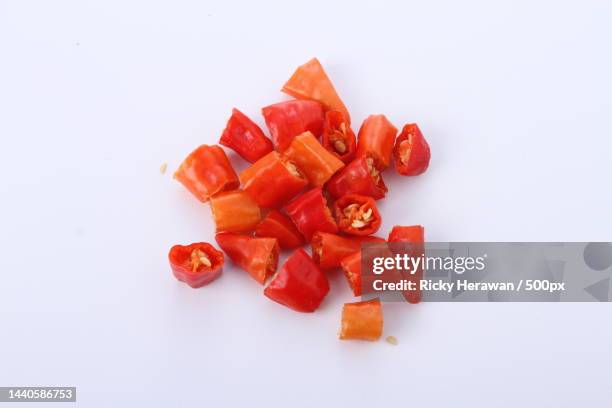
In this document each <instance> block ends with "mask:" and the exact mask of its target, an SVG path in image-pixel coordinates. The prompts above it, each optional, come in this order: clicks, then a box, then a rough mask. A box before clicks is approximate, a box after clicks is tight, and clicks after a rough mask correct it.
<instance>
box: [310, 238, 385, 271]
mask: <svg viewBox="0 0 612 408" xmlns="http://www.w3.org/2000/svg"><path fill="white" fill-rule="evenodd" d="M384 242H385V240H384V239H383V238H379V237H372V236H366V237H359V236H353V237H343V236H340V235H337V234H330V233H328V232H320V231H319V232H316V233H315V234H314V235H313V236H312V242H311V245H312V259H313V260H314V261H315V262H316V263H317V264H318V265H319V266H320V267H321V268H322V269H333V268H338V267H340V265H341V261H342V260H343V259H344V258H346V257H347V256H349V255H352V254H354V253H355V252H359V251H360V250H361V245H362V244H364V243H384Z"/></svg>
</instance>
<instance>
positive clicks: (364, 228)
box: [334, 194, 382, 236]
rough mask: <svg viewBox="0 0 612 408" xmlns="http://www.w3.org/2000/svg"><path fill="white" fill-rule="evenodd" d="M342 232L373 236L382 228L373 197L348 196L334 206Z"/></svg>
mask: <svg viewBox="0 0 612 408" xmlns="http://www.w3.org/2000/svg"><path fill="white" fill-rule="evenodd" d="M334 212H335V215H336V223H337V224H338V229H340V231H342V232H344V233H346V234H350V235H360V236H364V235H371V234H374V233H375V232H376V231H378V229H379V228H380V224H381V222H382V218H381V217H380V213H379V212H378V208H377V207H376V201H374V199H373V198H372V197H368V196H364V195H360V194H346V195H344V196H342V197H341V198H339V199H338V200H336V202H335V204H334Z"/></svg>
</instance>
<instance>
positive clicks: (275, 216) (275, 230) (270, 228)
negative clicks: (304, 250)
mask: <svg viewBox="0 0 612 408" xmlns="http://www.w3.org/2000/svg"><path fill="white" fill-rule="evenodd" d="M255 235H256V236H258V237H271V238H276V239H277V240H278V244H279V245H280V247H281V248H282V249H293V248H297V247H300V246H302V245H303V244H304V237H303V236H302V234H300V231H298V230H297V228H295V225H293V221H291V220H290V219H289V217H287V216H286V215H285V214H283V213H281V212H280V211H278V210H272V211H270V212H269V213H268V214H267V215H266V216H265V217H264V219H263V220H261V222H260V223H259V224H257V227H256V228H255Z"/></svg>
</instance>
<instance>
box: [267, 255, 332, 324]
mask: <svg viewBox="0 0 612 408" xmlns="http://www.w3.org/2000/svg"><path fill="white" fill-rule="evenodd" d="M328 292H329V282H328V280H327V277H326V276H325V274H324V273H323V271H321V269H319V267H318V266H317V264H316V263H314V261H313V260H312V258H310V256H308V254H307V253H306V252H305V251H304V250H303V249H301V248H300V249H297V250H295V252H293V254H291V256H289V258H287V261H285V264H284V265H283V267H282V268H281V270H280V271H279V272H278V273H277V274H276V275H275V276H274V277H273V278H272V280H271V281H270V284H269V285H268V286H267V287H266V288H265V290H264V295H266V296H267V297H269V298H270V299H272V300H273V301H275V302H277V303H280V304H281V305H284V306H287V307H288V308H290V309H293V310H296V311H298V312H304V313H309V312H314V311H315V310H317V308H318V307H319V305H320V304H321V302H322V301H323V299H324V298H325V296H326V295H327V293H328Z"/></svg>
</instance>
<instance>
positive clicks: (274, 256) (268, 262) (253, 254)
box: [215, 232, 280, 284]
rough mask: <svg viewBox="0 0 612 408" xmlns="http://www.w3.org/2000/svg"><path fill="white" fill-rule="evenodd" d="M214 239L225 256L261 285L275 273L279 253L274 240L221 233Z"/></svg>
mask: <svg viewBox="0 0 612 408" xmlns="http://www.w3.org/2000/svg"><path fill="white" fill-rule="evenodd" d="M215 239H216V240H217V244H219V247H221V249H222V250H223V251H224V252H225V253H226V254H227V256H229V258H230V259H231V260H232V261H233V262H234V263H235V264H236V265H238V266H239V267H241V268H242V269H244V270H245V271H247V272H248V273H249V275H251V277H252V278H253V279H255V280H256V281H257V282H259V283H261V284H263V283H264V282H265V281H266V279H267V278H268V277H270V276H271V275H272V274H274V272H276V267H277V266H278V253H279V251H280V249H279V246H278V242H277V241H276V238H254V237H250V236H248V235H240V234H234V233H232V232H222V233H219V234H217V235H216V236H215Z"/></svg>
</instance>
